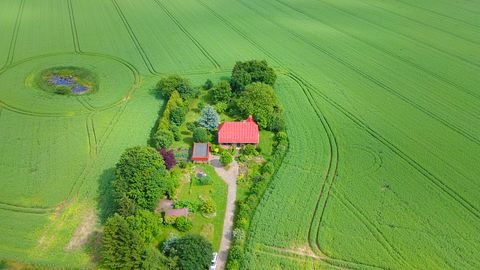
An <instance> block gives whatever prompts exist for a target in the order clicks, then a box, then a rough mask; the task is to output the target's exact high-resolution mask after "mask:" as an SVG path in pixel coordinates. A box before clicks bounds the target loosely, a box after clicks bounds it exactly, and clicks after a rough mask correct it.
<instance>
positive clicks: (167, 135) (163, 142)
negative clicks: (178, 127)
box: [152, 129, 175, 149]
mask: <svg viewBox="0 0 480 270" xmlns="http://www.w3.org/2000/svg"><path fill="white" fill-rule="evenodd" d="M174 139H175V138H174V136H173V132H171V131H170V130H166V129H159V130H157V132H155V134H154V135H153V138H152V144H153V146H154V147H155V148H157V149H160V148H168V147H170V145H172V143H173V140H174Z"/></svg>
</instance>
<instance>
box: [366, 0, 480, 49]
mask: <svg viewBox="0 0 480 270" xmlns="http://www.w3.org/2000/svg"><path fill="white" fill-rule="evenodd" d="M362 3H363V4H365V5H367V6H371V7H375V8H377V9H380V10H383V11H384V12H386V13H390V14H393V15H395V16H398V17H401V18H404V19H406V20H409V21H412V22H414V23H417V24H420V25H423V26H425V27H428V28H432V29H435V30H437V31H439V32H442V33H445V34H447V35H450V36H453V37H455V38H458V39H461V40H463V41H467V42H470V43H473V44H475V45H480V42H478V41H475V40H471V39H469V38H466V37H462V36H460V35H457V34H455V33H454V32H450V31H447V30H444V29H442V28H440V27H437V26H434V25H431V24H427V23H424V22H422V21H420V20H416V19H414V18H411V17H409V16H406V15H402V14H399V13H397V12H394V11H392V10H390V9H388V8H384V7H380V6H377V5H375V4H372V3H366V2H362ZM476 32H479V31H478V30H477V31H476Z"/></svg>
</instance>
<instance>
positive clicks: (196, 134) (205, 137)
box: [193, 127, 210, 142]
mask: <svg viewBox="0 0 480 270" xmlns="http://www.w3.org/2000/svg"><path fill="white" fill-rule="evenodd" d="M193 141H194V142H208V141H210V135H209V134H208V131H207V130H206V129H204V128H201V127H197V128H195V129H193Z"/></svg>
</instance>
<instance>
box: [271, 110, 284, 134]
mask: <svg viewBox="0 0 480 270" xmlns="http://www.w3.org/2000/svg"><path fill="white" fill-rule="evenodd" d="M286 126H287V125H286V124H285V119H284V118H283V114H281V113H275V114H274V115H273V116H272V118H271V119H270V122H269V123H268V129H269V130H271V131H273V132H278V131H284V130H285V128H286Z"/></svg>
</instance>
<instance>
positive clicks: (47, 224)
mask: <svg viewBox="0 0 480 270" xmlns="http://www.w3.org/2000/svg"><path fill="white" fill-rule="evenodd" d="M479 16H480V2H479V1H468V0H458V1H447V0H437V1H433V0H421V1H413V0H398V1H396V0H387V1H381V0H365V1H354V0H259V1H246V0H238V1H233V0H209V1H207V0H182V1H174V0H136V1H128V0H100V1H93V0H67V1H60V0H43V1H35V0H3V1H0V153H1V158H0V221H1V222H0V261H1V260H2V259H6V260H18V261H25V262H30V263H37V264H45V265H48V266H56V267H66V266H69V267H77V268H78V267H79V268H86V267H89V266H90V264H91V263H90V256H91V254H89V252H88V251H84V250H82V249H75V250H73V251H71V250H67V249H66V248H65V247H66V246H67V244H68V243H69V242H70V240H71V238H72V235H73V234H74V232H75V230H76V228H77V226H78V225H79V224H81V223H82V220H83V218H84V216H86V215H87V214H88V213H90V212H91V211H96V212H97V213H98V214H101V213H102V210H103V209H102V207H103V205H102V196H100V197H99V194H103V193H102V192H103V190H102V187H104V186H105V182H106V181H108V179H110V178H111V176H112V174H113V171H112V169H113V168H114V165H115V162H116V161H117V160H118V158H119V156H120V154H121V153H122V151H123V150H124V149H125V148H127V147H129V146H134V145H144V144H145V143H146V142H147V139H148V136H149V134H150V130H151V128H152V127H153V125H154V123H155V121H156V119H157V115H158V111H159V110H160V107H161V105H162V104H163V101H162V100H160V99H157V98H156V95H155V94H154V93H153V91H152V90H153V89H154V86H155V83H156V81H157V80H158V78H159V77H160V76H161V75H162V74H171V73H178V74H180V75H183V76H187V77H189V78H190V79H191V80H192V82H193V83H194V85H200V84H201V83H203V82H204V81H205V80H206V79H207V78H211V79H212V80H217V79H219V78H222V77H225V76H228V75H229V70H230V69H231V68H232V66H233V65H234V63H235V61H237V60H249V59H266V60H267V61H268V62H269V64H270V65H271V66H273V67H274V68H275V69H276V70H277V73H278V74H279V79H278V81H277V84H276V90H277V92H278V96H279V98H280V101H281V103H282V104H283V106H284V108H285V114H286V118H287V124H288V133H289V138H290V149H289V152H288V153H287V156H286V158H285V161H284V163H283V164H282V166H281V167H280V169H279V171H278V174H277V175H276V177H275V178H274V179H273V180H272V183H271V186H270V187H269V189H268V190H267V192H266V195H265V197H264V198H263V199H262V201H261V203H260V206H259V208H258V209H257V211H256V212H255V216H254V218H253V221H252V227H251V231H250V237H249V239H248V253H247V265H246V268H247V269H267V268H268V269H312V268H315V269H319V268H320V269H323V268H325V269H330V268H332V269H338V268H346V269H378V268H381V269H479V268H480V255H478V250H480V233H479V232H480V185H479V183H480V181H479V178H478V176H479V175H480V167H479V166H478V164H480V90H479V86H480V77H479V76H478V74H480V20H479V19H478V18H479ZM59 66H75V67H79V68H84V69H88V70H90V71H93V72H94V73H95V74H96V75H97V77H98V80H99V88H98V91H96V92H95V93H92V94H89V95H84V96H61V95H54V94H51V93H47V92H45V91H43V90H40V89H38V87H37V86H36V85H35V81H34V79H35V78H36V75H37V74H39V73H40V72H42V71H43V70H46V69H49V68H52V67H59ZM0 265H1V262H0ZM0 268H1V267H0Z"/></svg>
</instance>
